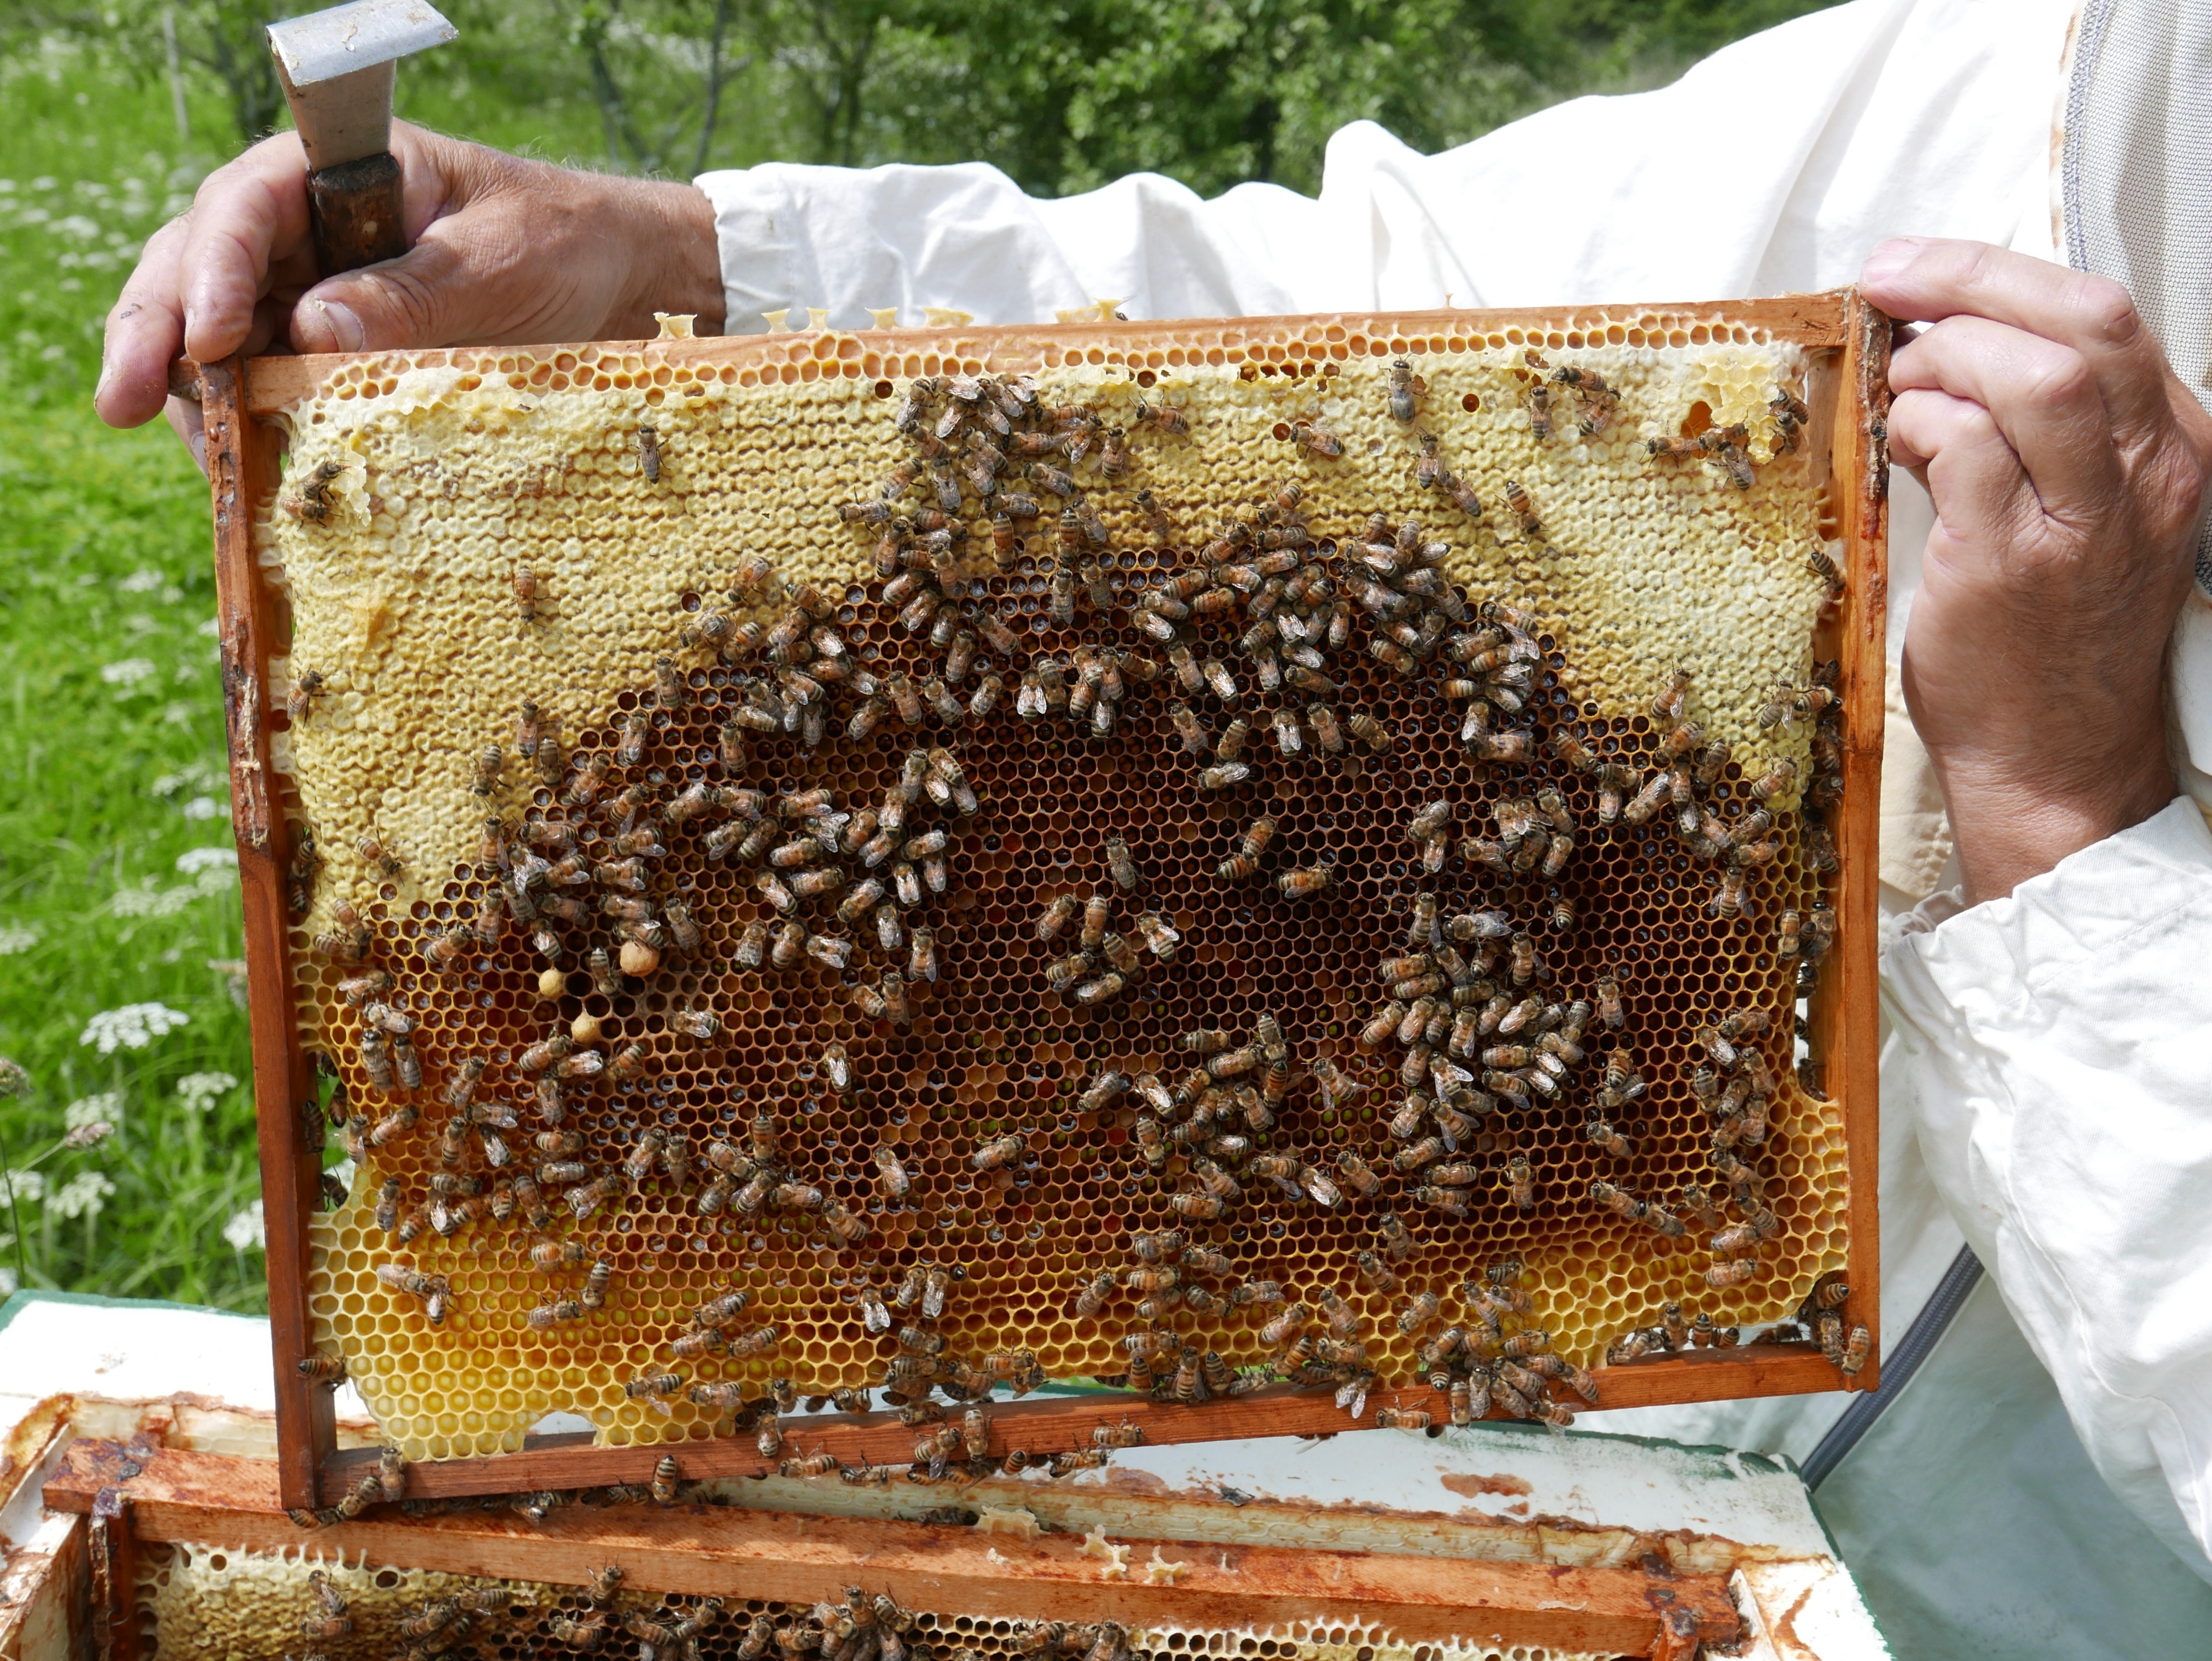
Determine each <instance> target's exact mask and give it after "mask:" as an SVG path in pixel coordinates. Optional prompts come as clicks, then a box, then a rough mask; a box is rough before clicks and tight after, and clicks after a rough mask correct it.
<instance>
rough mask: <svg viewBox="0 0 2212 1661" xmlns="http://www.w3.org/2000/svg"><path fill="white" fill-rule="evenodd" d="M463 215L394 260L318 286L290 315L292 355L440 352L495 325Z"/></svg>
mask: <svg viewBox="0 0 2212 1661" xmlns="http://www.w3.org/2000/svg"><path fill="white" fill-rule="evenodd" d="M469 217H470V213H469V211H468V210H466V209H464V210H463V211H462V212H461V213H460V214H458V215H454V216H453V217H452V218H450V219H442V220H440V221H438V222H437V223H436V224H435V225H433V226H432V227H430V229H429V231H428V233H426V234H425V235H424V237H423V239H422V241H420V242H418V243H416V245H415V246H413V247H412V248H410V249H409V250H408V251H407V252H405V253H404V254H402V255H401V256H400V257H399V258H398V259H389V260H386V261H385V262H384V263H383V264H380V265H369V266H364V267H363V268H362V270H358V271H347V272H345V273H343V275H342V276H334V277H331V278H330V279H328V280H327V281H325V282H319V283H317V284H316V285H315V286H314V287H313V288H310V289H309V290H308V291H307V293H306V294H303V295H301V297H300V300H299V302H298V304H297V305H295V306H294V307H293V310H292V330H291V333H292V347H293V349H294V350H295V351H299V352H365V351H383V350H387V349H398V348H404V347H416V346H447V345H452V344H453V343H457V342H460V341H466V340H473V339H477V338H480V337H482V336H483V335H484V334H486V333H488V332H489V331H490V330H491V329H492V327H493V326H494V323H495V318H494V315H493V312H494V307H495V306H496V303H497V302H496V300H495V294H496V292H497V286H496V284H495V282H494V281H493V280H492V279H493V278H494V276H495V272H494V270H491V269H489V262H487V261H485V260H483V259H482V258H479V257H478V256H477V253H476V252H475V250H476V248H477V246H478V244H479V239H477V238H474V237H471V236H470V235H469V234H468V232H467V226H466V221H467V220H468V218H469Z"/></svg>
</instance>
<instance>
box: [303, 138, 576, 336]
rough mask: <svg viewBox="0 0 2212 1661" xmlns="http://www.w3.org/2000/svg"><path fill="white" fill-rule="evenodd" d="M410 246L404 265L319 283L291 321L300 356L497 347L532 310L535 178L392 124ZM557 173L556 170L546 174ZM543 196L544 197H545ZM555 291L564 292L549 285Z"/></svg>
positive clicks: (490, 156)
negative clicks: (492, 343) (520, 313)
mask: <svg viewBox="0 0 2212 1661" xmlns="http://www.w3.org/2000/svg"><path fill="white" fill-rule="evenodd" d="M392 152H393V154H394V155H397V156H398V158H399V161H400V165H401V167H402V168H403V170H404V178H405V184H404V186H403V189H404V194H405V207H404V214H405V216H406V221H407V232H408V239H409V240H410V242H412V243H413V244H414V246H412V247H410V249H409V250H408V251H407V252H405V253H404V254H402V255H401V256H400V257H399V258H397V259H390V260H386V261H385V262H384V263H383V264H379V265H369V266H365V267H363V268H362V270H357V271H346V272H343V273H341V274H340V275H338V276H333V277H331V278H329V279H327V280H326V281H325V282H319V283H317V284H316V285H315V286H314V287H313V288H310V289H309V290H308V291H307V293H306V294H303V295H302V296H301V298H300V300H298V302H297V303H296V304H295V306H294V307H293V312H292V328H291V336H292V346H293V349H294V350H295V351H300V352H362V351H384V350H387V349H400V348H406V347H417V346H453V345H458V344H462V343H468V342H473V341H482V340H487V339H494V338H497V337H499V336H501V335H502V334H504V333H506V332H507V331H509V330H512V329H513V327H514V326H515V324H516V322H517V318H516V315H515V314H516V312H517V310H518V309H519V306H518V301H520V302H521V304H520V309H525V310H526V309H527V308H528V304H529V302H528V301H527V300H525V299H523V295H524V294H526V293H527V288H526V286H522V285H526V284H527V281H528V275H529V264H530V253H531V238H530V236H529V235H528V233H527V231H526V226H527V222H528V221H529V219H530V216H531V213H532V201H531V197H532V192H531V191H530V190H529V189H528V186H529V185H531V184H532V182H533V181H535V182H538V183H540V184H542V183H543V181H542V180H540V179H536V175H534V174H533V173H532V171H531V170H530V169H529V168H528V167H526V166H525V164H522V163H520V162H519V161H516V160H515V159H514V158H513V157H511V156H506V155H501V154H500V153H499V152H498V151H496V150H492V149H486V148H485V147H484V146H483V145H481V144H471V143H467V142H464V141H461V140H458V139H453V138H447V137H446V136H444V135H442V134H439V133H435V132H430V131H428V130H424V129H422V128H419V127H414V126H410V125H409V124H407V123H405V122H394V123H393V124H392ZM544 171H546V172H551V171H552V170H544ZM540 193H541V194H542V193H543V192H542V191H541V192H540ZM541 286H553V287H558V286H559V285H558V284H557V283H556V284H553V285H541Z"/></svg>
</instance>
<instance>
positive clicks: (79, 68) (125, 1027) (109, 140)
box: [0, 43, 264, 1308]
mask: <svg viewBox="0 0 2212 1661" xmlns="http://www.w3.org/2000/svg"><path fill="white" fill-rule="evenodd" d="M0 106H5V107H6V109H7V110H8V112H9V117H10V118H9V121H8V122H7V123H6V124H4V126H0V524H5V525H6V527H7V530H6V553H5V555H4V557H0V1054H5V1055H7V1056H9V1057H10V1058H13V1059H14V1060H15V1061H17V1062H19V1063H20V1064H21V1065H22V1066H23V1067H24V1068H25V1069H26V1070H27V1072H28V1073H29V1075H30V1078H31V1085H32V1088H30V1090H29V1091H28V1092H27V1093H25V1094H21V1095H17V1096H15V1097H12V1098H10V1099H9V1100H0V1160H4V1161H5V1162H6V1163H7V1164H8V1165H9V1167H11V1168H12V1169H14V1170H15V1172H16V1173H17V1174H16V1176H15V1181H14V1182H13V1183H12V1184H9V1183H8V1182H7V1179H0V1193H4V1191H5V1189H6V1188H8V1187H12V1188H13V1190H14V1203H13V1204H12V1205H0V1275H4V1276H6V1277H13V1276H15V1275H16V1274H18V1273H19V1272H21V1270H27V1271H28V1276H29V1279H30V1281H31V1282H32V1283H33V1284H36V1285H43V1286H58V1287H63V1288H70V1289H75V1290H82V1291H98V1292H106V1293H112V1294H118V1295H124V1296H131V1295H136V1296H142V1297H176V1298H183V1299H187V1300H192V1301H196V1302H201V1303H211V1304H218V1305H222V1306H228V1307H234V1308H255V1307H258V1306H261V1304H262V1302H263V1300H264V1294H263V1292H262V1289H261V1283H260V1279H261V1260H260V1258H259V1256H258V1253H256V1252H252V1251H250V1250H249V1251H245V1252H240V1251H239V1250H236V1249H234V1247H233V1246H231V1245H230V1244H229V1243H228V1241H227V1240H225V1239H224V1234H223V1231H224V1228H226V1226H228V1224H229V1223H230V1222H231V1221H232V1219H233V1218H234V1217H235V1216H236V1215H238V1214H239V1213H240V1212H241V1211H245V1210H246V1209H247V1208H249V1207H250V1206H251V1204H252V1202H253V1199H254V1197H255V1195H256V1194H257V1192H258V1187H259V1185H258V1179H257V1175H256V1172H255V1167H254V1154H253V1133H252V1102H251V1100H250V1097H249V1095H248V1094H247V1092H246V1090H245V1089H244V1088H242V1087H240V1086H239V1085H238V1084H237V1083H236V1082H235V1081H237V1080H239V1079H242V1078H244V1077H245V1076H246V1074H247V1071H248V1069H247V1066H246V1017H245V1015H244V1012H243V1011H242V1010H241V1009H240V1008H239V1007H238V1005H237V1004H236V1003H234V1001H233V998H232V997H231V993H230V990H229V989H230V986H231V984H232V981H231V977H230V976H229V975H228V974H227V973H225V972H223V971H222V970H221V969H219V968H211V967H210V962H211V961H213V962H217V963H220V962H222V961H232V960H235V959H237V958H238V957H239V955H240V924H239V916H238V888H237V882H236V877H235V875H234V871H233V870H231V869H230V868H229V867H228V865H227V864H225V863H224V862H225V856H226V853H227V851H228V846H229V834H228V825H227V824H225V822H224V821H223V818H222V801H223V797H224V784H223V775H222V706H221V702H220V700H219V695H218V692H217V683H216V667H215V643H214V641H213V640H212V639H211V638H210V635H209V634H208V633H206V632H204V626H205V625H207V624H208V623H209V622H210V621H211V620H212V619H213V617H214V615H215V587H214V579H213V573H212V572H211V570H210V566H209V562H208V555H207V536H208V531H207V494H206V485H205V483H204V482H203V481H202V480H201V478H200V477H199V476H198V474H197V472H196V471H195V470H193V467H192V465H191V461H190V460H189V458H186V457H185V455H184V454H183V452H182V451H181V450H180V449H179V446H178V445H177V444H176V442H175V441H174V440H173V439H172V438H171V437H170V436H169V433H167V430H166V429H165V428H162V427H153V428H149V429H148V430H146V431H144V432H142V433H127V434H126V433H109V432H107V431H106V429H105V428H103V427H100V424H99V423H98V421H96V420H95V419H94V416H93V415H92V411H91V409H90V408H89V405H88V395H89V393H90V391H91V386H92V382H93V378H94V375H95V373H97V370H98V364H99V336H98V326H99V321H100V317H101V315H102V313H103V312H105V311H106V307H107V306H108V304H109V303H110V301H111V300H112V298H113V295H114V292H115V288H116V287H117V285H118V283H119V282H121V280H122V276H123V274H124V273H125V272H126V271H127V270H129V269H130V266H131V261H132V260H133V259H134V258H135V257H136V255H137V250H138V246H139V243H140V241H141V240H142V239H143V237H144V236H145V235H146V234H147V233H149V231H150V230H151V229H152V228H153V227H155V226H156V225H158V224H159V223H161V220H162V219H163V218H164V217H165V216H167V215H169V214H172V213H173V212H175V211H177V209H179V208H180V207H181V206H182V205H183V203H185V200H187V199H188V197H187V194H186V193H187V192H188V191H190V189H191V185H193V184H194V183H195V182H196V181H197V179H198V178H199V176H200V174H201V173H203V172H204V171H205V168H206V167H207V166H208V165H209V164H210V161H211V160H212V158H210V157H202V158H197V159H196V158H193V157H191V156H189V155H184V154H181V153H180V152H179V149H178V147H177V134H176V128H175V124H174V122H173V118H172V116H171V113H170V108H169V100H168V97H167V91H166V89H165V88H162V87H161V86H160V85H159V84H158V83H157V84H155V85H153V86H150V87H149V86H147V85H145V84H143V82H141V81H139V80H138V79H137V78H135V77H134V76H132V75H131V72H130V71H129V70H128V69H127V68H126V67H125V66H123V65H120V64H116V63H113V62H112V61H110V62H106V63H105V64H103V62H102V55H101V54H100V53H98V52H94V51H92V50H89V49H86V48H82V47H76V46H72V45H67V44H64V43H52V44H49V45H45V46H38V47H33V48H32V49H29V50H25V51H19V52H15V53H13V54H11V55H10V56H9V57H8V58H6V59H5V60H4V61H0ZM193 117H194V119H195V120H197V119H200V118H203V117H204V118H205V119H206V121H207V122H208V124H209V125H210V127H211V128H215V129H216V130H220V124H221V122H222V92H221V90H220V88H218V87H216V86H215V85H213V84H212V83H210V84H208V85H207V86H206V87H205V88H204V94H203V96H202V97H201V99H200V100H198V106H197V108H196V109H195V110H194V112H193ZM180 860H181V861H182V862H183V867H182V868H181V869H180V868H179V861H180ZM147 1004H158V1005H160V1006H161V1007H162V1008H163V1009H168V1010H173V1011H175V1012H176V1013H178V1014H180V1015H183V1016H185V1021H184V1023H183V1024H182V1025H178V1026H171V1025H170V1023H169V1022H168V1021H167V1017H166V1016H154V1017H153V1018H152V1019H151V1020H150V1021H149V1020H147V1019H144V1018H143V1015H144V1013H145V1012H143V1011H142V1018H140V1019H137V1020H135V1021H134V1020H132V1019H131V1018H130V1017H128V1016H124V1017H116V1016H114V1015H113V1012H115V1011H118V1010H125V1009H129V1008H131V1006H134V1005H147ZM103 1013H107V1014H109V1015H110V1016H111V1019H110V1020H109V1021H106V1022H105V1023H103V1025H104V1026H105V1028H106V1029H107V1032H108V1036H109V1040H110V1042H111V1043H112V1045H113V1047H112V1050H111V1051H110V1052H107V1053H106V1054H103V1053H102V1052H101V1051H100V1047H99V1044H98V1042H97V1041H95V1042H94V1043H93V1044H84V1043H82V1042H80V1041H79V1040H80V1039H81V1037H82V1035H83V1034H84V1033H85V1031H86V1029H87V1027H88V1025H89V1024H91V1023H92V1022H93V1021H94V1018H95V1017H97V1016H100V1015H102V1014H103ZM162 1027H169V1028H170V1029H169V1030H167V1032H165V1033H160V1034H157V1033H156V1030H155V1029H156V1028H162ZM132 1038H139V1039H142V1040H143V1042H142V1043H140V1044H139V1045H137V1046H135V1047H134V1046H133V1045H132V1044H131V1041H130V1040H131V1039H132ZM95 1040H97V1034H95ZM194 1075H199V1076H200V1078H199V1081H198V1082H197V1084H196V1085H195V1086H194V1087H193V1088H191V1090H190V1091H188V1092H186V1093H185V1094H179V1085H180V1083H182V1082H184V1081H185V1080H187V1079H190V1078H191V1077H192V1076H194ZM226 1076H227V1077H228V1078H229V1079H231V1080H232V1082H231V1083H229V1084H228V1085H222V1084H220V1080H221V1079H222V1078H224V1077H226ZM104 1097H107V1098H112V1100H101V1099H102V1098H104ZM72 1104H81V1105H80V1106H78V1107H77V1110H76V1115H75V1116H76V1118H80V1119H84V1118H104V1119H106V1122H109V1123H112V1124H117V1125H118V1126H119V1129H118V1132H117V1134H116V1135H115V1136H114V1137H112V1138H109V1139H107V1140H106V1141H104V1142H101V1143H99V1144H97V1145H95V1146H92V1147H88V1148H83V1149H70V1148H64V1149H59V1150H58V1151H52V1152H49V1150H52V1149H54V1147H55V1144H56V1143H58V1141H59V1140H60V1139H61V1138H62V1137H63V1135H64V1131H66V1130H68V1129H69V1128H70V1124H69V1119H70V1108H71V1106H72ZM41 1155H46V1157H45V1158H44V1159H43V1161H42V1162H40V1163H39V1164H38V1166H37V1168H36V1169H35V1170H33V1171H30V1172H28V1173H25V1172H24V1169H23V1167H26V1166H28V1165H31V1164H32V1163H33V1161H40V1156H41ZM18 1220H20V1225H21V1226H20V1228H19V1226H18ZM19 1235H20V1236H21V1238H20V1239H19V1238H18V1236H19ZM19 1253H20V1267H19Z"/></svg>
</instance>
